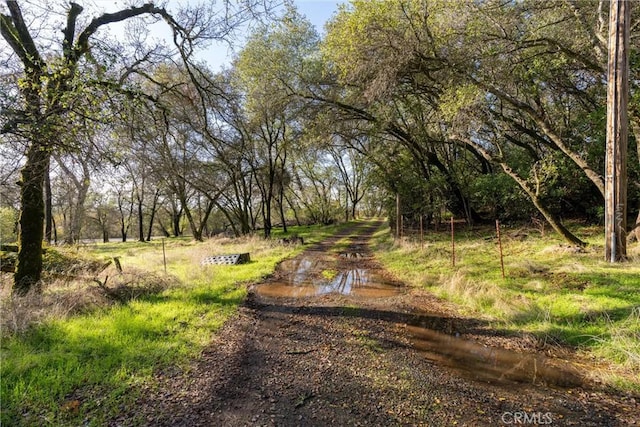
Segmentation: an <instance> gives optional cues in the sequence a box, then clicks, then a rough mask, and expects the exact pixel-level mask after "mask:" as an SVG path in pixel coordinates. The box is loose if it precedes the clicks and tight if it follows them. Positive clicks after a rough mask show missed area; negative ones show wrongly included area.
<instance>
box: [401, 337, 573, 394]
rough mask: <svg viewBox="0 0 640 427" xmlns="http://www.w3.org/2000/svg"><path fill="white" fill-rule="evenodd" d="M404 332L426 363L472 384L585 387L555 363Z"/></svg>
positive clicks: (561, 364) (564, 366) (570, 369)
mask: <svg viewBox="0 0 640 427" xmlns="http://www.w3.org/2000/svg"><path fill="white" fill-rule="evenodd" d="M406 331H407V333H408V335H409V337H410V339H411V342H412V343H413V345H414V347H415V348H416V349H417V350H418V351H420V352H422V353H423V354H424V355H425V356H426V357H427V358H428V359H430V360H432V361H434V362H436V363H438V364H440V365H444V366H448V367H450V368H452V369H454V370H456V371H459V372H462V373H463V374H464V375H465V376H467V377H469V378H472V379H474V380H480V381H486V382H490V383H503V382H522V383H531V384H545V385H548V386H557V387H578V386H582V385H583V384H584V383H585V380H584V377H583V376H582V375H581V374H580V372H579V371H578V370H577V369H576V368H575V367H574V366H573V365H571V364H569V363H566V362H562V361H559V360H556V359H551V358H547V357H544V356H541V355H534V354H522V353H517V352H514V351H509V350H505V349H501V348H494V347H487V346H484V345H482V344H479V343H477V342H474V341H467V340H464V339H460V338H457V337H453V336H451V335H446V334H443V333H440V332H437V331H434V330H432V329H427V328H422V327H419V326H411V325H406Z"/></svg>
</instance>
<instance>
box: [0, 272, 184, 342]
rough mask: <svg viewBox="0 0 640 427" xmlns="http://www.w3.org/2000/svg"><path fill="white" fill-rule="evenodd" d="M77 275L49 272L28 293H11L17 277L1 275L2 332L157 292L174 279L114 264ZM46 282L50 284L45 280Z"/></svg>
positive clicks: (5, 333) (0, 321)
mask: <svg viewBox="0 0 640 427" xmlns="http://www.w3.org/2000/svg"><path fill="white" fill-rule="evenodd" d="M75 273H76V274H75V275H73V276H72V275H68V274H67V275H61V274H57V275H56V276H57V277H56V278H53V275H49V276H48V277H47V279H46V280H43V281H42V283H43V284H41V286H40V287H39V288H40V289H39V290H38V289H33V290H31V291H30V292H29V293H28V294H27V295H25V296H14V295H12V294H11V285H12V280H13V277H12V275H11V274H5V273H3V274H2V276H1V277H0V305H1V307H2V310H0V331H1V333H2V335H7V334H16V333H20V332H24V331H25V330H27V329H28V328H29V327H30V326H32V325H36V324H39V323H42V322H45V321H47V320H51V319H65V318H68V317H70V316H73V315H76V314H80V313H86V312H90V311H93V310H97V309H100V308H105V307H108V306H110V305H113V304H116V303H123V302H126V301H128V300H131V299H135V298H140V297H143V296H145V295H150V294H156V293H159V292H161V291H163V290H164V289H167V288H168V287H169V286H170V284H171V283H172V278H171V277H170V276H160V275H157V274H150V273H148V272H145V271H142V270H136V269H130V270H128V271H126V272H118V271H117V270H116V268H115V267H113V266H111V267H109V268H108V269H106V270H104V271H103V272H102V273H101V274H100V275H99V276H97V275H92V274H88V272H86V271H84V272H82V271H76V272H75ZM45 283H46V284H45Z"/></svg>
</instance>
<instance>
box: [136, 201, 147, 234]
mask: <svg viewBox="0 0 640 427" xmlns="http://www.w3.org/2000/svg"><path fill="white" fill-rule="evenodd" d="M137 199H138V241H140V242H144V241H145V240H144V216H143V213H144V211H143V205H142V197H140V196H139V195H138V196H137Z"/></svg>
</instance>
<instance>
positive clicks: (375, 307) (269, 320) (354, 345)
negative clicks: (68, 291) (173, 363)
mask: <svg viewBox="0 0 640 427" xmlns="http://www.w3.org/2000/svg"><path fill="white" fill-rule="evenodd" d="M381 226H382V223H381V222H363V223H360V224H358V225H357V226H354V227H353V228H351V229H348V230H344V231H343V232H342V233H340V234H338V235H337V236H334V237H333V238H331V239H328V240H327V241H325V242H323V243H322V244H319V245H314V246H312V247H309V248H308V249H307V250H305V252H304V253H303V254H301V255H300V256H298V257H297V258H295V259H292V260H288V261H285V262H283V263H282V264H281V266H280V268H279V269H278V271H277V273H276V274H275V275H274V277H273V278H271V279H269V280H267V281H265V282H264V283H261V284H258V285H255V286H253V287H252V288H251V290H250V293H249V297H248V299H247V301H246V303H245V304H244V305H243V306H242V307H241V309H240V311H239V313H238V314H237V316H235V317H234V318H233V319H231V320H230V321H229V322H228V323H227V324H226V325H225V326H224V327H223V328H222V330H221V331H220V332H219V333H218V334H217V335H216V338H215V339H214V341H213V342H212V344H211V345H210V346H209V348H208V349H207V350H206V351H205V352H204V353H203V354H202V356H201V358H200V359H198V360H197V361H195V362H194V364H193V365H192V366H191V368H190V369H189V370H188V371H186V372H182V371H180V372H173V373H167V372H165V373H162V374H159V377H158V383H159V386H158V387H157V388H154V389H150V390H148V391H147V392H145V393H144V395H143V396H142V398H141V399H140V401H139V402H138V405H136V407H137V412H136V414H131V415H130V416H124V415H123V416H121V417H120V418H119V419H117V420H114V421H113V425H130V424H133V423H137V424H143V425H153V426H360V425H362V426H364V425H367V426H396V425H397V426H400V425H402V426H404V425H416V426H451V425H458V426H501V425H554V426H556V425H557V426H566V425H576V426H626V425H637V424H640V406H639V405H638V402H637V397H636V398H634V397H633V396H624V395H614V394H608V393H606V392H604V391H602V390H600V389H598V387H596V386H595V385H593V384H590V383H589V381H588V380H587V379H586V375H585V372H586V371H587V370H588V366H587V365H584V364H582V363H579V362H578V361H577V360H576V359H574V358H573V357H572V355H571V352H570V351H569V350H566V349H561V348H540V346H539V344H538V343H536V342H535V341H534V340H531V339H527V338H526V337H513V336H509V335H506V334H504V333H501V332H500V331H496V330H492V329H491V328H490V327H489V326H488V325H487V324H486V323H485V322H483V321H481V320H478V319H473V318H468V317H463V316H460V315H458V314H457V312H456V309H455V307H453V306H451V305H450V304H447V303H445V302H443V301H441V300H438V299H436V298H435V297H433V296H431V295H430V294H428V293H426V292H423V291H417V290H413V289H409V288H407V287H405V286H404V285H403V284H402V283H399V282H397V281H396V280H394V279H393V277H390V276H389V274H388V273H386V272H385V271H384V269H382V268H381V266H380V265H379V264H378V263H377V262H376V261H375V259H374V258H373V256H372V255H371V253H370V250H369V248H368V240H369V238H370V237H371V235H372V234H373V233H374V232H375V231H376V230H377V229H378V228H379V227H381Z"/></svg>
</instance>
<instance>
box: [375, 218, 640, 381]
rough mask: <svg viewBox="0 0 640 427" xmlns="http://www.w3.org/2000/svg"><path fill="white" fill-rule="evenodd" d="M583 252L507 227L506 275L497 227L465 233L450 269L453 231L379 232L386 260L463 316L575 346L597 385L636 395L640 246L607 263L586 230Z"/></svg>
mask: <svg viewBox="0 0 640 427" xmlns="http://www.w3.org/2000/svg"><path fill="white" fill-rule="evenodd" d="M576 231H577V234H578V235H579V236H581V237H583V238H586V239H587V241H588V243H589V246H588V247H587V248H586V249H585V250H584V251H578V250H576V249H575V248H572V247H569V246H567V245H566V244H564V242H563V241H561V240H560V239H558V237H557V236H555V235H553V234H548V233H547V234H544V235H543V233H541V230H538V229H524V228H519V229H504V230H503V233H502V246H503V252H504V266H505V277H504V278H503V277H502V271H501V264H500V255H499V247H498V244H497V239H496V238H495V234H496V232H495V229H494V228H484V229H473V230H469V229H467V228H465V227H460V229H459V230H458V231H457V232H456V236H455V254H456V257H455V266H453V265H452V264H453V263H452V257H451V254H452V245H451V235H450V232H449V231H448V230H447V231H442V232H440V233H436V232H433V231H430V232H427V233H426V234H425V236H424V242H423V244H421V243H420V241H419V238H418V237H417V236H413V237H411V236H410V237H405V238H403V239H401V240H400V241H397V240H394V239H393V237H392V236H391V234H390V232H389V230H388V229H385V230H383V231H380V232H379V233H378V234H377V235H376V239H375V243H374V250H375V251H376V255H377V256H378V257H379V259H380V260H381V262H382V263H383V264H384V265H385V266H386V267H387V268H388V269H389V270H391V271H392V272H393V273H395V274H396V275H397V276H398V277H399V278H401V279H402V280H404V281H405V282H407V283H409V284H411V285H412V286H416V287H420V288H425V289H428V290H429V291H431V292H433V293H435V294H436V295H438V296H440V297H442V298H444V299H447V300H450V301H453V302H455V303H456V304H458V305H459V306H460V307H461V309H462V310H463V311H464V312H466V314H469V315H473V316H481V317H483V318H487V319H491V320H492V321H493V322H494V325H495V327H496V328H501V329H508V330H510V331H513V332H514V333H517V332H526V333H531V334H533V335H535V336H537V337H538V338H539V339H540V340H541V342H553V343H560V344H566V345H571V346H575V347H577V348H578V349H579V351H581V352H584V353H586V354H587V355H588V356H593V357H596V358H597V359H598V360H600V361H601V362H602V363H601V364H600V365H601V366H602V367H603V368H602V369H601V370H600V371H599V372H598V373H597V376H598V377H599V379H600V380H602V381H604V382H605V383H607V384H609V385H612V386H614V387H616V388H621V389H623V390H633V391H635V392H639V391H640V248H639V247H638V244H635V245H633V246H631V247H630V248H629V254H630V260H629V262H626V263H623V264H615V265H612V264H609V263H607V262H605V261H604V260H603V258H604V255H603V253H604V250H603V247H602V245H603V242H604V237H603V235H602V233H601V231H600V229H598V228H595V227H593V228H587V227H583V228H580V229H578V230H576Z"/></svg>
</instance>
